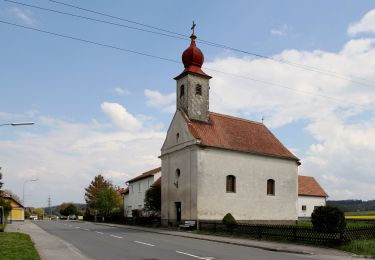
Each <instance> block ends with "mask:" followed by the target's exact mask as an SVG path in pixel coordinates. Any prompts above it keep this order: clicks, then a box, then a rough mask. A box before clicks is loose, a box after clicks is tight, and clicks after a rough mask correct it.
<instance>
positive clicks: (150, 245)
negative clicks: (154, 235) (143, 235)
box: [134, 241, 155, 246]
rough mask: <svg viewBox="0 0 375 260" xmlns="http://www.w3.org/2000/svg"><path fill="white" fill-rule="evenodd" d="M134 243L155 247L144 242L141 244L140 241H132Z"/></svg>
mask: <svg viewBox="0 0 375 260" xmlns="http://www.w3.org/2000/svg"><path fill="white" fill-rule="evenodd" d="M134 242H135V243H138V244H142V245H146V246H155V245H151V244H148V243H145V242H141V241H134Z"/></svg>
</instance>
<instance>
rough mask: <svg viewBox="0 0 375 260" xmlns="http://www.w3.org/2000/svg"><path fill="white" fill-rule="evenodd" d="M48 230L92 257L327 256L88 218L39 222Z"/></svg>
mask: <svg viewBox="0 0 375 260" xmlns="http://www.w3.org/2000/svg"><path fill="white" fill-rule="evenodd" d="M35 223H36V224H37V225H38V226H39V227H41V228H42V229H44V230H45V231H47V232H48V233H50V234H52V235H55V236H58V237H59V238H61V239H63V240H65V241H66V242H68V243H70V244H72V245H73V246H75V247H76V248H78V249H79V250H80V251H81V252H82V253H83V254H84V255H85V256H87V257H89V258H91V259H100V260H104V259H126V260H133V259H134V260H135V259H136V260H157V259H160V260H161V259H162V260H176V259H182V260H185V259H186V260H194V259H206V260H208V259H225V260H237V259H238V260H242V259H243V260H252V259H254V260H273V259H275V260H276V259H277V260H297V259H298V260H300V259H324V258H315V257H313V256H306V255H296V254H288V253H280V252H272V251H267V250H262V249H257V248H251V247H245V246H237V245H231V244H225V243H218V242H211V241H205V240H198V239H192V238H185V237H177V236H170V235H164V234H157V233H150V232H145V231H140V230H134V229H128V228H122V227H110V226H103V225H95V224H93V223H87V222H73V221H72V222H70V221H39V222H35Z"/></svg>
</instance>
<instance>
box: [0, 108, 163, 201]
mask: <svg viewBox="0 0 375 260" xmlns="http://www.w3.org/2000/svg"><path fill="white" fill-rule="evenodd" d="M102 109H103V110H105V111H107V113H106V114H107V115H108V117H109V118H110V119H111V120H115V121H116V120H118V121H119V123H118V124H120V125H121V126H122V124H123V123H124V122H129V121H130V122H131V124H133V127H134V124H135V125H136V126H137V127H138V130H139V131H133V129H130V130H128V129H127V128H128V127H127V126H126V127H120V129H116V128H115V129H114V128H112V127H109V126H108V124H103V123H100V122H98V121H96V120H95V122H93V123H87V124H80V123H73V122H67V121H63V120H58V119H54V118H50V117H42V116H39V117H38V118H34V121H36V122H37V124H36V126H37V127H38V128H39V129H42V130H43V131H41V132H40V133H38V134H35V133H34V134H32V133H28V132H26V131H30V130H29V129H32V128H26V127H25V128H23V131H22V133H19V134H18V135H17V136H15V138H11V139H4V138H3V139H1V140H0V147H1V149H0V158H1V166H2V167H3V170H2V172H3V181H4V183H5V185H4V188H7V189H10V190H12V191H13V192H15V193H16V194H18V195H19V196H21V197H22V183H23V182H24V181H25V180H27V179H31V178H39V179H40V180H39V181H37V182H32V183H27V185H26V187H25V188H26V190H25V197H26V203H27V205H33V206H45V205H46V200H47V198H48V196H49V195H50V196H51V198H52V200H53V204H59V203H61V202H64V201H75V202H83V201H84V188H85V187H87V186H88V185H89V184H90V182H91V180H92V179H93V178H94V176H96V175H98V174H103V175H104V176H105V177H106V178H108V179H110V180H111V181H112V182H113V184H115V185H118V186H122V187H124V183H125V181H127V180H129V179H130V178H132V177H134V176H136V175H138V174H139V173H141V172H144V171H146V170H148V169H152V168H153V167H157V166H159V165H160V159H159V158H158V156H159V155H160V147H161V145H162V143H163V141H164V138H165V132H163V131H159V130H155V129H156V127H154V126H153V125H150V126H147V127H146V126H143V125H139V123H138V122H137V120H136V119H134V117H132V116H129V115H128V114H127V112H126V109H125V108H124V107H122V106H121V105H118V104H117V105H114V104H112V103H103V104H102ZM124 111H125V112H124ZM117 114H120V115H124V114H125V115H128V116H129V118H132V119H130V120H129V118H127V119H124V120H122V117H121V116H116V115H117ZM113 117H114V118H115V119H114V118H113ZM133 120H135V122H137V123H134V121H133ZM20 184H21V185H20Z"/></svg>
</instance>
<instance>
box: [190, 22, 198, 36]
mask: <svg viewBox="0 0 375 260" xmlns="http://www.w3.org/2000/svg"><path fill="white" fill-rule="evenodd" d="M196 25H197V24H196V23H194V21H193V26H192V27H191V30H193V34H192V35H194V29H195V26H196Z"/></svg>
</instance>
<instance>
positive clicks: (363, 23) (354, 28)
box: [348, 9, 375, 36]
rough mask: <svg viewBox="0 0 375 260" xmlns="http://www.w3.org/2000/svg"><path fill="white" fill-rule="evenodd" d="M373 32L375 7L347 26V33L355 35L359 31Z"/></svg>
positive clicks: (374, 27) (374, 30) (374, 29)
mask: <svg viewBox="0 0 375 260" xmlns="http://www.w3.org/2000/svg"><path fill="white" fill-rule="evenodd" d="M374 32H375V9H373V10H371V11H369V12H368V13H367V14H365V16H363V17H362V19H361V20H360V21H359V22H356V23H352V24H350V26H349V27H348V34H349V35H352V36H354V35H357V34H360V33H374Z"/></svg>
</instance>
